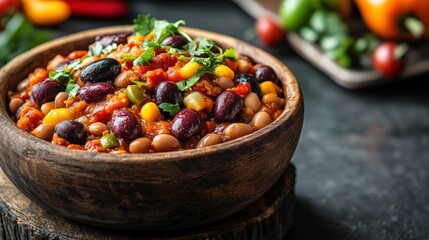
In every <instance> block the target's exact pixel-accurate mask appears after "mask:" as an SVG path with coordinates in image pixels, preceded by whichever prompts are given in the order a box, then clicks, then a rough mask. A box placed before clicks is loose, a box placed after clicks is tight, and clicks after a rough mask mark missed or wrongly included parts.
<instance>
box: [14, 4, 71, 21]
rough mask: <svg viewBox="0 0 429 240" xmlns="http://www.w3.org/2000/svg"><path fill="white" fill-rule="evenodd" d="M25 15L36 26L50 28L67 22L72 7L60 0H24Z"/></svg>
mask: <svg viewBox="0 0 429 240" xmlns="http://www.w3.org/2000/svg"><path fill="white" fill-rule="evenodd" d="M22 4H23V7H24V11H25V14H26V15H27V17H28V19H29V20H30V21H31V22H33V23H34V24H36V25H40V26H48V25H55V24H59V23H61V22H63V21H65V20H66V19H67V18H69V16H70V7H69V6H68V5H67V3H65V2H63V1H59V0H53V1H41V0H22Z"/></svg>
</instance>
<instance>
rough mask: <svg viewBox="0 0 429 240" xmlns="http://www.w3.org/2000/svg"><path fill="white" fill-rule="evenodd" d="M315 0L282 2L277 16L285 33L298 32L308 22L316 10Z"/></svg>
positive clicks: (287, 0)
mask: <svg viewBox="0 0 429 240" xmlns="http://www.w3.org/2000/svg"><path fill="white" fill-rule="evenodd" d="M316 6H317V5H316V4H315V0H283V1H282V2H281V4H280V8H279V16H280V19H281V21H282V24H283V27H284V28H285V29H286V30H287V31H298V30H299V29H301V28H302V27H304V26H305V25H306V24H308V21H309V20H310V17H311V15H312V14H313V12H314V11H315V8H316Z"/></svg>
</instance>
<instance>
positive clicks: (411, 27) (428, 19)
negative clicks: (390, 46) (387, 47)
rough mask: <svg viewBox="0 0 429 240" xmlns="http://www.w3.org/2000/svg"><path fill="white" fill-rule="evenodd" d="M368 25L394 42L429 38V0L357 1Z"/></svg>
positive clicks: (376, 32) (381, 35)
mask: <svg viewBox="0 0 429 240" xmlns="http://www.w3.org/2000/svg"><path fill="white" fill-rule="evenodd" d="M355 1H356V4H357V6H358V8H359V10H360V12H361V14H362V17H363V20H364V22H365V23H366V25H367V26H368V27H369V28H370V30H371V31H373V32H374V33H375V34H377V35H379V36H380V37H382V38H386V39H392V40H412V39H414V40H415V39H422V38H428V37H429V0H355Z"/></svg>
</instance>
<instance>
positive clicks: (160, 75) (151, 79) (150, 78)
mask: <svg viewBox="0 0 429 240" xmlns="http://www.w3.org/2000/svg"><path fill="white" fill-rule="evenodd" d="M167 80H168V75H167V73H166V72H165V71H164V70H162V69H161V68H158V69H155V70H151V71H148V72H147V73H146V82H147V84H148V86H149V88H150V89H151V90H154V89H155V88H156V86H158V84H159V83H160V82H162V81H167Z"/></svg>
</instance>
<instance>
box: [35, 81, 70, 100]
mask: <svg viewBox="0 0 429 240" xmlns="http://www.w3.org/2000/svg"><path fill="white" fill-rule="evenodd" d="M64 89H65V86H64V85H63V84H61V83H60V82H59V81H54V80H49V79H47V80H45V81H43V82H41V83H38V84H36V85H34V86H33V93H32V98H33V101H34V102H36V103H37V104H38V105H39V106H41V105H42V104H44V103H46V102H51V101H53V100H54V99H55V97H56V96H57V94H58V93H59V92H62V91H64Z"/></svg>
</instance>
